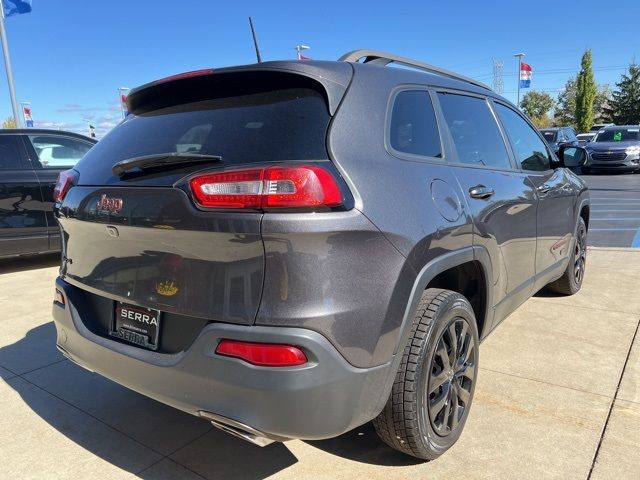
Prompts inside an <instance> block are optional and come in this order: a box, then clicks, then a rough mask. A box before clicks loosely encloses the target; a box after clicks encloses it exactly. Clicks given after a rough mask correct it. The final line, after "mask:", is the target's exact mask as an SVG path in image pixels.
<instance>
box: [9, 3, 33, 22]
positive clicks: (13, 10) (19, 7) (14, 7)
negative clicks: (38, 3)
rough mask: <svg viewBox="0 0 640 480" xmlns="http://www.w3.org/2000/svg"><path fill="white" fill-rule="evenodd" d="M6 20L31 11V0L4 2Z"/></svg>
mask: <svg viewBox="0 0 640 480" xmlns="http://www.w3.org/2000/svg"><path fill="white" fill-rule="evenodd" d="M2 11H3V12H4V16H5V18H7V17H12V16H14V15H20V14H21V13H29V12H30V11H31V0H2Z"/></svg>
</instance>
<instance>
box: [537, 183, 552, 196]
mask: <svg viewBox="0 0 640 480" xmlns="http://www.w3.org/2000/svg"><path fill="white" fill-rule="evenodd" d="M536 190H537V191H538V193H539V194H540V195H544V194H545V193H549V190H551V186H550V185H547V184H546V183H543V184H542V185H538V187H537V188H536Z"/></svg>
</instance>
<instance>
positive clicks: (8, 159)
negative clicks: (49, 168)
mask: <svg viewBox="0 0 640 480" xmlns="http://www.w3.org/2000/svg"><path fill="white" fill-rule="evenodd" d="M45 208H46V207H45V205H44V204H43V199H42V194H41V191H40V186H39V182H38V177H37V176H36V173H35V171H34V170H33V169H32V168H31V166H30V164H29V162H28V160H27V158H26V154H25V151H24V146H23V143H22V140H21V138H20V137H19V136H18V135H12V134H2V135H0V256H8V255H17V254H22V253H37V252H44V251H46V250H48V248H49V243H48V240H47V221H46V218H45Z"/></svg>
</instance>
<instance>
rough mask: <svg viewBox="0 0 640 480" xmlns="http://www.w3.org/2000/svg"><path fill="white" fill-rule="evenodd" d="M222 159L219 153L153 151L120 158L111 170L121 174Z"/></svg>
mask: <svg viewBox="0 0 640 480" xmlns="http://www.w3.org/2000/svg"><path fill="white" fill-rule="evenodd" d="M221 160H222V157H221V156H220V155H203V154H200V153H180V152H169V153H155V154H153V155H143V156H140V157H133V158H127V159H126V160H121V161H119V162H118V163H116V164H115V165H113V167H111V170H112V171H113V173H115V174H116V175H122V174H123V173H125V172H128V171H129V170H133V169H134V168H140V169H145V168H154V167H162V166H165V165H179V164H181V163H201V162H219V161H221Z"/></svg>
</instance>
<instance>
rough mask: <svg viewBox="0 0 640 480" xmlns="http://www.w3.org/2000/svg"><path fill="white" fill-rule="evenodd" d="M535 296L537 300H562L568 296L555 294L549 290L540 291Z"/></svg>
mask: <svg viewBox="0 0 640 480" xmlns="http://www.w3.org/2000/svg"><path fill="white" fill-rule="evenodd" d="M533 296H534V297H536V298H561V297H566V295H563V294H562V293H557V292H554V291H552V290H549V289H548V288H543V289H542V290H538V291H537V292H536V293H535V294H534V295H533Z"/></svg>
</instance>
